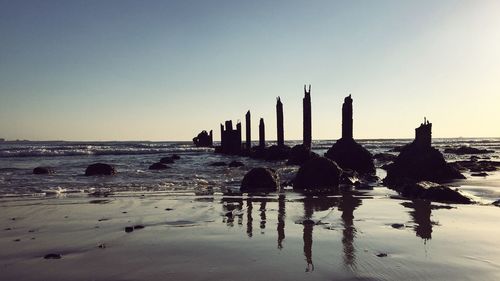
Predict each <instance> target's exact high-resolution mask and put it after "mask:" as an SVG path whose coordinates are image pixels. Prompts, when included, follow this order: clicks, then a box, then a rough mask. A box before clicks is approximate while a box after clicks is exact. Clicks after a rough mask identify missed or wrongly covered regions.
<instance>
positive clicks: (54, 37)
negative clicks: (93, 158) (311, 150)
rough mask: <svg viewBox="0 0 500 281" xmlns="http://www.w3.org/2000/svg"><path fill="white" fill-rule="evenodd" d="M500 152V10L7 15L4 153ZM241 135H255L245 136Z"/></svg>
mask: <svg viewBox="0 0 500 281" xmlns="http://www.w3.org/2000/svg"><path fill="white" fill-rule="evenodd" d="M304 84H311V85H312V91H311V97H312V120H313V139H336V138H339V137H340V135H341V107H342V102H343V99H344V97H345V96H347V95H349V94H352V97H353V99H354V103H353V107H354V137H355V138H358V139H366V138H411V137H413V136H414V132H415V131H414V128H415V127H417V126H418V125H419V124H420V123H421V122H422V121H423V118H424V117H427V118H428V119H429V120H430V121H431V122H432V123H433V136H434V137H500V108H499V106H500V1H494V0H493V1H488V0H481V1H473V0H469V1H460V0H452V1H448V0H440V1H405V0H393V1H371V0H366V1H356V0H354V1H320V0H315V1H306V0H304V1H297V0H286V1H280V0H273V1H260V0H252V1H234V0H227V1H218V0H199V1H192V0H179V1H173V0H172V1H168V0H164V1H150V0H137V1H129V0H120V1H112V0H105V1H101V0H99V1H92V0H86V1H77V0H74V1H64V0H61V1H51V0H44V1H24V0H0V138H6V139H30V140H172V141H173V140H190V139H192V138H193V137H194V136H195V135H196V134H197V133H198V132H200V131H201V130H210V129H213V130H214V134H215V140H218V139H219V138H220V133H219V130H220V129H219V124H220V123H221V122H224V121H225V120H229V119H232V120H233V122H236V121H237V120H238V119H239V120H242V122H244V115H245V113H246V111H247V110H250V111H251V114H252V138H253V139H257V138H258V121H259V118H261V117H262V118H264V120H265V123H266V137H267V138H269V139H275V138H276V113H275V102H276V97H277V96H280V97H281V100H282V102H283V104H284V116H285V118H284V119H285V138H286V139H301V138H302V98H303V94H304V93H303V85H304ZM243 127H244V124H243Z"/></svg>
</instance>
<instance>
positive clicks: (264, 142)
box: [259, 118, 266, 148]
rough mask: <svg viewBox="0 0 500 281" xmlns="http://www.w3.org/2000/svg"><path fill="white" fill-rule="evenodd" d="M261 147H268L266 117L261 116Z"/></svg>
mask: <svg viewBox="0 0 500 281" xmlns="http://www.w3.org/2000/svg"><path fill="white" fill-rule="evenodd" d="M259 147H260V148H265V147H266V128H265V125H264V118H260V122H259Z"/></svg>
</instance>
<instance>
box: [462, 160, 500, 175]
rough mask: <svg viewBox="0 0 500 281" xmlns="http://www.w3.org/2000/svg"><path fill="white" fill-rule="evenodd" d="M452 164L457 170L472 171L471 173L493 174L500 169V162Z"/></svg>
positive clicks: (474, 161) (475, 161) (473, 161)
mask: <svg viewBox="0 0 500 281" xmlns="http://www.w3.org/2000/svg"><path fill="white" fill-rule="evenodd" d="M452 164H453V165H454V166H455V167H457V168H461V169H462V170H470V171H471V172H493V171H496V170H497V169H498V167H500V162H496V161H477V160H465V161H457V162H453V163H452Z"/></svg>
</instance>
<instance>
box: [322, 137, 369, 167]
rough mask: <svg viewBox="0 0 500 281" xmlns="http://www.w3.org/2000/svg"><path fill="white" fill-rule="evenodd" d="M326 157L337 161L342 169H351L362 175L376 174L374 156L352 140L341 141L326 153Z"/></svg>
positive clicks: (343, 139) (342, 139)
mask: <svg viewBox="0 0 500 281" xmlns="http://www.w3.org/2000/svg"><path fill="white" fill-rule="evenodd" d="M325 157H327V158H329V159H331V160H333V161H335V162H336V163H337V164H338V165H339V166H340V167H341V168H342V169H350V170H353V171H356V172H358V173H360V174H373V173H375V165H374V164H373V156H372V154H371V153H370V152H369V151H368V150H366V148H364V147H363V146H362V145H360V144H358V143H357V142H356V141H355V140H354V139H351V138H341V139H339V140H338V141H337V142H336V143H335V144H333V146H332V147H331V148H330V149H329V150H328V151H327V152H326V153H325Z"/></svg>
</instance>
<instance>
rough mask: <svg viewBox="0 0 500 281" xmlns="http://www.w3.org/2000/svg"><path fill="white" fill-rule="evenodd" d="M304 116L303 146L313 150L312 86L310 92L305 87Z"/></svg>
mask: <svg viewBox="0 0 500 281" xmlns="http://www.w3.org/2000/svg"><path fill="white" fill-rule="evenodd" d="M302 110H303V112H302V114H303V125H304V128H303V133H304V137H303V144H304V146H305V147H307V148H309V149H311V145H312V118H311V85H309V91H307V90H306V85H304V99H302Z"/></svg>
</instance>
